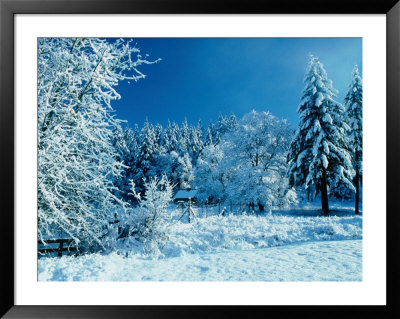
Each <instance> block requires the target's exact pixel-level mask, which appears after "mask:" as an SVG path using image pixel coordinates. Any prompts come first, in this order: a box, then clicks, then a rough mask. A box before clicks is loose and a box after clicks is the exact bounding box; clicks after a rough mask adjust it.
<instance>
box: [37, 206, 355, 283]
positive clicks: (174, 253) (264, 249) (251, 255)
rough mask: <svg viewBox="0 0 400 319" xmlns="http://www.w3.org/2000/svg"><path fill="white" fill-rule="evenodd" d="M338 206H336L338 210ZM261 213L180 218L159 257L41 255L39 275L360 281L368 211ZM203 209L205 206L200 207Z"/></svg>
mask: <svg viewBox="0 0 400 319" xmlns="http://www.w3.org/2000/svg"><path fill="white" fill-rule="evenodd" d="M335 209H336V210H335ZM335 209H334V210H333V211H332V215H331V216H329V217H322V216H318V214H319V212H318V211H316V210H315V209H313V208H312V207H310V208H308V209H306V210H302V211H301V214H300V211H290V212H280V213H272V214H268V213H266V214H265V215H260V216H253V215H229V214H228V216H224V217H219V216H208V217H207V218H204V217H203V218H198V219H197V220H195V221H194V222H192V223H187V220H186V221H184V220H181V221H179V222H178V221H177V220H176V219H175V220H173V222H171V224H169V225H168V227H167V229H166V232H167V236H168V240H167V241H166V242H163V243H161V244H160V247H159V248H160V251H159V252H158V254H156V255H146V254H143V253H141V252H140V249H138V247H139V246H135V245H132V244H131V245H128V244H126V246H125V247H124V245H122V246H121V251H120V253H119V254H117V253H111V254H107V255H102V254H91V255H85V256H78V257H69V256H63V257H61V258H58V257H55V258H40V259H39V261H38V279H39V280H40V281H46V280H49V281H74V280H76V281H142V280H151V281H360V280H362V240H361V239H362V216H356V215H353V214H352V212H351V209H349V208H348V207H347V209H346V207H339V206H337V207H336V208H335ZM198 213H199V214H198V215H201V214H200V211H198Z"/></svg>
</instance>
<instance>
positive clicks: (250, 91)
mask: <svg viewBox="0 0 400 319" xmlns="http://www.w3.org/2000/svg"><path fill="white" fill-rule="evenodd" d="M135 42H136V43H137V44H136V46H137V47H138V48H139V49H140V50H141V54H142V55H143V56H144V55H145V54H146V53H147V54H149V57H148V59H150V60H156V59H157V58H161V59H162V61H160V62H159V63H157V64H153V65H143V66H141V67H140V68H139V69H140V70H141V71H142V72H143V73H144V74H146V75H147V77H146V78H145V79H142V80H140V81H138V82H136V83H135V82H132V81H131V82H130V83H128V82H127V81H123V82H121V83H120V84H119V85H118V87H117V88H116V89H117V91H118V92H119V93H120V94H121V99H120V100H118V101H115V102H114V104H113V107H114V109H115V110H116V115H117V117H118V118H119V119H123V120H127V121H128V125H129V126H131V127H133V126H134V124H135V123H137V124H139V126H140V127H141V126H142V124H143V122H144V121H145V119H146V117H147V118H148V119H149V121H150V122H152V123H161V124H162V125H163V126H164V125H165V124H166V123H167V121H168V119H169V120H171V121H175V122H177V123H179V124H180V123H182V121H183V120H184V119H185V118H187V120H188V122H189V123H192V124H197V121H198V119H199V118H201V119H202V120H203V124H204V125H207V124H208V122H209V121H210V120H212V121H213V122H215V121H216V120H217V119H218V115H219V114H220V113H221V114H223V115H229V114H230V113H231V112H233V113H235V114H236V116H237V117H238V118H240V117H241V116H243V115H244V114H245V113H247V112H249V111H251V110H252V109H255V110H257V111H270V112H271V113H272V114H274V115H275V116H277V117H279V118H286V119H288V120H289V122H290V123H291V124H292V125H293V126H295V125H297V123H298V114H297V113H296V110H297V107H298V105H299V102H300V97H301V91H302V89H303V87H304V84H303V77H304V73H305V69H306V65H307V61H308V56H309V54H310V53H312V54H313V55H316V56H317V57H319V59H320V61H321V62H322V63H323V64H324V67H325V70H326V71H327V73H328V77H329V78H330V79H331V80H332V81H333V86H334V88H336V89H338V90H339V94H338V98H337V100H338V101H339V102H341V103H342V102H343V98H344V95H345V94H346V91H347V87H348V85H349V83H350V80H351V71H352V70H353V67H354V65H355V64H357V65H358V67H359V69H360V73H361V75H362V39H361V38H136V39H135Z"/></svg>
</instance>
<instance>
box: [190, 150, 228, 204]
mask: <svg viewBox="0 0 400 319" xmlns="http://www.w3.org/2000/svg"><path fill="white" fill-rule="evenodd" d="M223 157H224V153H223V152H222V150H221V147H220V146H219V145H214V144H209V145H207V146H205V147H204V148H203V150H202V152H201V154H200V156H199V158H198V161H197V165H196V168H195V179H194V187H195V188H196V189H197V190H198V192H197V197H198V199H199V200H200V201H202V202H221V201H224V200H225V185H224V181H223V175H222V172H221V171H220V166H219V165H220V163H221V161H222V159H223Z"/></svg>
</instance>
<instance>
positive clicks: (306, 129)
mask: <svg viewBox="0 0 400 319" xmlns="http://www.w3.org/2000/svg"><path fill="white" fill-rule="evenodd" d="M304 83H305V87H304V89H303V92H302V98H301V102H300V105H299V107H298V109H297V112H298V113H299V116H300V123H299V125H298V128H297V131H296V134H295V137H294V139H293V141H292V143H291V145H290V151H289V154H288V162H289V170H288V173H289V182H290V186H305V187H306V188H310V186H311V185H312V186H313V187H311V188H310V189H313V190H314V189H315V192H316V194H314V195H317V194H318V193H321V204H322V210H323V212H324V215H328V214H329V203H328V189H329V187H330V186H335V185H336V184H337V183H338V182H342V183H344V184H346V185H347V186H348V187H349V188H351V189H354V186H353V184H352V183H351V179H352V164H351V157H350V154H349V152H348V151H347V146H346V139H345V138H346V130H347V129H348V126H347V124H346V123H345V122H344V121H343V120H342V119H343V113H344V107H343V106H342V105H341V104H340V103H338V102H336V101H335V100H334V98H335V97H336V94H337V91H336V90H335V89H334V88H333V87H332V81H331V80H329V79H328V76H327V73H326V71H325V69H324V67H323V65H322V63H321V62H320V61H319V59H318V58H317V57H315V56H312V55H310V58H309V62H308V67H307V71H306V73H305V77H304Z"/></svg>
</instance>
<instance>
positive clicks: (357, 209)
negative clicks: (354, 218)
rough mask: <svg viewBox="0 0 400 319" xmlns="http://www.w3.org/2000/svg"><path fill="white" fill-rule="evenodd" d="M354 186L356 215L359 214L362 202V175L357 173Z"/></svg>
mask: <svg viewBox="0 0 400 319" xmlns="http://www.w3.org/2000/svg"><path fill="white" fill-rule="evenodd" d="M354 184H355V186H356V207H355V209H354V212H355V213H356V215H358V214H359V201H360V175H359V173H358V172H356V177H355V178H354Z"/></svg>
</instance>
